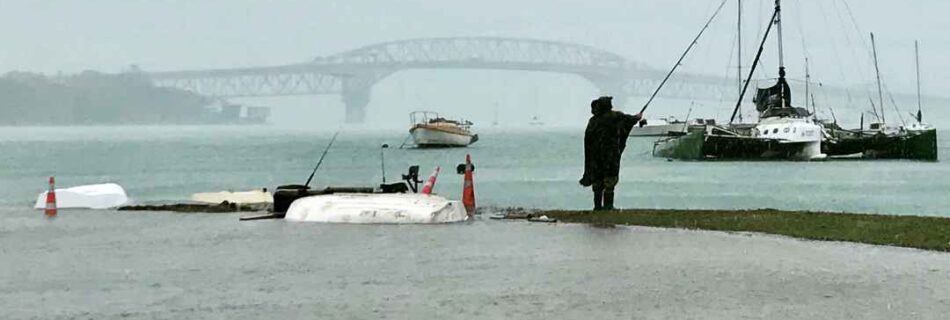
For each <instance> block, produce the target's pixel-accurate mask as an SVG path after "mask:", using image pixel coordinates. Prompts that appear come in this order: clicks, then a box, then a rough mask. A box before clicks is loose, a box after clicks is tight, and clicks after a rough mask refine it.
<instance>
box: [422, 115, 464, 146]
mask: <svg viewBox="0 0 950 320" xmlns="http://www.w3.org/2000/svg"><path fill="white" fill-rule="evenodd" d="M410 120H411V122H412V128H411V129H409V133H410V134H411V135H412V139H413V141H414V142H415V144H416V146H419V147H465V146H468V145H470V144H472V143H475V141H478V135H477V134H474V133H472V131H471V126H472V123H471V122H469V121H464V120H463V121H456V120H448V119H445V118H442V117H441V116H439V114H438V113H435V112H428V111H417V112H413V113H412V114H410Z"/></svg>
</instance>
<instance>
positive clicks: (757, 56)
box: [729, 10, 784, 124]
mask: <svg viewBox="0 0 950 320" xmlns="http://www.w3.org/2000/svg"><path fill="white" fill-rule="evenodd" d="M778 12H779V11H778V10H775V12H773V13H772V19H771V20H769V24H768V27H766V29H765V35H764V36H762V42H761V43H759V51H758V52H756V53H755V60H754V61H753V62H752V67H751V68H750V69H749V77H748V78H746V81H745V85H743V86H742V92H741V93H739V99H738V100H736V107H735V109H733V110H732V116H731V117H729V123H730V124H731V123H732V121H734V120H735V119H736V113H737V112H738V111H739V106H741V105H742V98H743V97H745V93H746V91H747V90H748V89H749V83H750V82H752V75H753V74H754V73H755V69H756V66H758V64H759V60H760V59H761V58H762V49H764V48H765V41H766V40H768V39H769V32H770V31H772V25H774V24H775V23H774V22H775V18H776V17H777V16H778ZM783 99H784V98H783Z"/></svg>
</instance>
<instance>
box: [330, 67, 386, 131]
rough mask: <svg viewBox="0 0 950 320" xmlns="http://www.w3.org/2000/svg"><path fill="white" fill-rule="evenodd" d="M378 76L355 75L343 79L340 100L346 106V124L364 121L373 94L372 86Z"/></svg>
mask: <svg viewBox="0 0 950 320" xmlns="http://www.w3.org/2000/svg"><path fill="white" fill-rule="evenodd" d="M379 78H380V76H376V75H355V76H345V77H344V78H343V85H342V92H341V96H340V97H341V98H342V100H343V104H344V105H345V106H346V118H345V122H346V123H362V122H363V121H364V120H366V107H367V106H368V105H369V98H370V96H371V95H372V93H373V84H375V83H376V80H377V79H379Z"/></svg>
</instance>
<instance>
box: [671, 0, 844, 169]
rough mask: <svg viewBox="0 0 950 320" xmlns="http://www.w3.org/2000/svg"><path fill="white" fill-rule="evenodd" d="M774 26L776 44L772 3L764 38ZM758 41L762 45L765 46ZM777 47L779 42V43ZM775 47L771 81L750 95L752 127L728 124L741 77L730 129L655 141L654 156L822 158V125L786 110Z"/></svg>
mask: <svg viewBox="0 0 950 320" xmlns="http://www.w3.org/2000/svg"><path fill="white" fill-rule="evenodd" d="M773 25H776V26H778V32H779V36H778V38H779V41H781V5H780V1H778V0H776V2H775V11H774V13H773V15H772V19H771V20H770V21H769V25H768V28H767V29H766V31H765V35H764V37H765V38H767V37H768V35H769V31H770V30H771V29H772V26H773ZM765 38H763V42H762V45H764V44H765ZM780 44H781V43H780ZM762 45H760V46H759V53H758V54H757V55H756V57H755V61H753V63H752V68H751V70H750V71H749V77H750V78H751V76H752V74H753V73H754V72H755V68H756V66H757V65H758V64H759V59H760V58H761V53H762ZM781 56H782V55H781V45H779V57H780V58H779V71H778V75H779V77H778V79H777V81H776V83H775V84H774V85H772V86H770V87H767V88H760V89H758V90H757V91H756V94H755V96H754V97H753V99H752V101H753V102H754V103H755V106H756V111H758V113H759V120H758V122H757V123H755V124H754V125H751V126H750V125H731V123H732V120H734V119H735V116H736V113H737V112H738V110H739V106H740V105H741V103H742V99H743V96H744V95H745V92H746V89H747V88H748V85H749V83H750V81H749V80H751V79H747V80H746V81H745V84H744V86H743V88H742V91H741V92H740V94H739V99H738V101H737V102H736V108H735V110H734V111H733V114H732V118H731V119H730V121H729V123H730V125H727V126H717V125H705V126H704V128H703V129H702V130H696V131H692V132H687V133H686V134H684V135H682V136H678V137H671V138H666V139H661V140H659V141H657V142H656V143H655V144H654V148H653V155H654V156H656V157H664V158H672V159H682V160H705V159H729V160H766V159H776V160H816V159H823V158H825V157H826V155H825V154H824V153H822V148H821V143H822V127H821V126H820V125H818V124H816V123H815V122H816V121H815V120H814V119H813V115H812V114H811V113H809V112H808V110H806V109H804V108H799V107H794V106H792V99H791V90H790V88H789V85H788V82H787V81H786V80H785V66H784V62H783V60H782V59H781Z"/></svg>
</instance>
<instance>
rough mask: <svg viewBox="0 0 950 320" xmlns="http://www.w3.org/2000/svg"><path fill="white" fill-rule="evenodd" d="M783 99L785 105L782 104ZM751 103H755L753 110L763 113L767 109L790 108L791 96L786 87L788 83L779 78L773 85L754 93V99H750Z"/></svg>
mask: <svg viewBox="0 0 950 320" xmlns="http://www.w3.org/2000/svg"><path fill="white" fill-rule="evenodd" d="M783 98H784V99H785V103H782V99H783ZM752 102H753V103H755V109H756V111H758V112H763V111H765V110H768V109H779V108H783V107H791V106H792V94H791V90H790V88H789V87H788V82H787V81H785V78H779V79H778V82H776V83H775V85H773V86H771V87H768V88H761V89H758V90H757V91H756V92H755V97H753V98H752Z"/></svg>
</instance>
